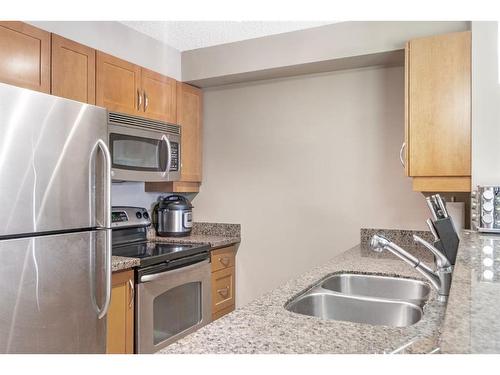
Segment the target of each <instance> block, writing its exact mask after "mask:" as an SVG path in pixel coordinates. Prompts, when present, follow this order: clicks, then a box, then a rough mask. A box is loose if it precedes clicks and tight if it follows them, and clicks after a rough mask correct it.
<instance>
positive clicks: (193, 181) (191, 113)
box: [145, 82, 203, 193]
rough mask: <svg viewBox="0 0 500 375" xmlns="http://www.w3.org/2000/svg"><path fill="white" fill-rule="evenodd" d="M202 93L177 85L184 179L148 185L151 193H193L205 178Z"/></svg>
mask: <svg viewBox="0 0 500 375" xmlns="http://www.w3.org/2000/svg"><path fill="white" fill-rule="evenodd" d="M202 117H203V92H202V90H200V89H198V88H196V87H193V86H190V85H187V84H185V83H181V82H177V123H178V124H179V125H180V126H181V132H182V140H181V180H180V181H174V182H146V183H145V190H146V191H148V192H169V193H170V192H178V193H193V192H198V191H199V190H200V184H201V179H202V156H203V155H202V148H203V142H202V138H203V137H202V131H203V129H202Z"/></svg>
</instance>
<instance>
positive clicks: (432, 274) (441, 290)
mask: <svg viewBox="0 0 500 375" xmlns="http://www.w3.org/2000/svg"><path fill="white" fill-rule="evenodd" d="M415 237H416V238H415ZM414 239H415V241H417V242H419V243H421V244H423V245H424V243H425V244H426V245H428V246H431V247H432V248H433V250H435V251H436V252H437V253H439V254H437V255H436V254H435V255H436V259H438V261H437V262H436V263H437V266H438V269H437V271H433V270H432V269H431V268H430V267H429V266H427V265H426V264H425V263H422V262H421V261H420V260H419V259H418V258H416V257H415V256H413V255H412V254H410V253H409V252H408V251H406V250H404V249H403V248H401V247H399V246H398V245H396V244H395V243H393V242H391V241H389V240H388V239H387V238H385V237H384V236H381V235H378V234H375V235H374V236H373V237H372V239H371V242H370V246H371V247H372V249H373V250H374V251H377V252H382V251H383V250H387V251H389V252H391V253H392V254H394V255H395V256H397V257H398V258H400V259H401V260H403V261H404V262H406V263H408V264H409V265H410V266H412V267H413V268H415V269H416V270H417V271H418V272H420V273H421V274H422V275H423V276H424V277H425V278H426V279H427V280H429V282H430V283H431V284H432V286H433V287H434V288H435V289H436V290H437V291H438V299H439V300H440V301H441V302H445V301H446V299H447V296H448V294H449V290H450V286H451V272H452V267H451V266H450V262H449V261H448V259H447V258H446V257H445V256H444V255H443V254H442V253H441V252H440V251H439V250H437V249H436V248H435V247H434V246H432V245H430V244H428V243H427V242H425V241H424V240H423V239H421V238H420V237H418V236H414ZM417 239H418V240H417ZM426 245H424V246H426ZM426 247H427V246H426ZM429 250H430V249H429ZM433 250H431V251H432V252H433V253H434V251H433Z"/></svg>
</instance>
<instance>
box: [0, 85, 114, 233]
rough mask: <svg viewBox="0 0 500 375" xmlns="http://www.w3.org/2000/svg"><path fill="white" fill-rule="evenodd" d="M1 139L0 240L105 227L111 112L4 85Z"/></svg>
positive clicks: (0, 101) (1, 88) (0, 94)
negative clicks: (108, 116) (105, 146)
mask: <svg viewBox="0 0 500 375" xmlns="http://www.w3.org/2000/svg"><path fill="white" fill-rule="evenodd" d="M0 135H1V136H0V192H1V194H0V207H2V215H0V237H2V236H15V235H19V234H25V233H35V232H47V231H64V230H68V229H78V228H90V227H99V226H105V223H104V221H105V211H106V210H105V207H104V200H105V194H104V190H105V189H104V186H105V181H104V178H105V176H106V172H107V171H106V168H107V167H106V161H105V157H104V153H103V147H102V144H103V143H104V144H107V123H106V110H105V109H104V108H100V107H96V106H92V105H88V104H83V103H79V102H76V101H73V100H68V99H62V98H58V97H56V96H51V95H47V94H43V93H39V92H35V91H31V90H26V89H21V88H17V87H14V86H10V85H6V84H0ZM99 140H101V142H99ZM100 145H101V146H100ZM94 197H97V198H96V199H95V198H94Z"/></svg>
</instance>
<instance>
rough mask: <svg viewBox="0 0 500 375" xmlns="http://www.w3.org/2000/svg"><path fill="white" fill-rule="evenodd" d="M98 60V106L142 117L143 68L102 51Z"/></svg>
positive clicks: (97, 57)
mask: <svg viewBox="0 0 500 375" xmlns="http://www.w3.org/2000/svg"><path fill="white" fill-rule="evenodd" d="M96 59H97V64H96V67H97V68H96V104H97V105H99V106H101V107H105V108H107V109H109V110H110V111H117V112H122V113H128V114H130V115H140V114H141V112H140V111H139V106H140V105H141V102H142V92H141V90H140V86H141V68H140V67H139V66H137V65H134V64H132V63H129V62H127V61H125V60H121V59H119V58H117V57H114V56H111V55H108V54H106V53H103V52H101V51H97V53H96Z"/></svg>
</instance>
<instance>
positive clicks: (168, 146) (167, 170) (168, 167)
mask: <svg viewBox="0 0 500 375" xmlns="http://www.w3.org/2000/svg"><path fill="white" fill-rule="evenodd" d="M161 140H162V141H164V142H165V143H166V144H167V153H168V157H167V167H166V168H165V170H164V171H163V173H162V176H163V177H166V176H167V174H168V172H169V171H170V165H171V163H172V146H171V145H170V141H169V140H168V138H167V136H166V135H165V134H163V135H162V136H161Z"/></svg>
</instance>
